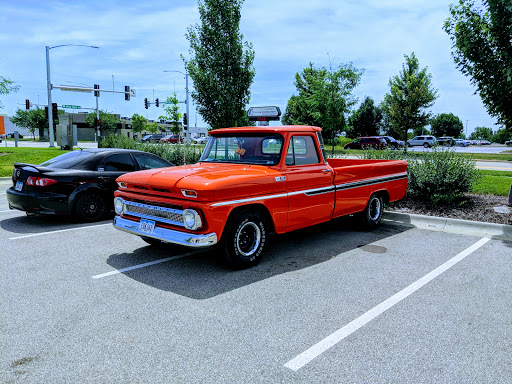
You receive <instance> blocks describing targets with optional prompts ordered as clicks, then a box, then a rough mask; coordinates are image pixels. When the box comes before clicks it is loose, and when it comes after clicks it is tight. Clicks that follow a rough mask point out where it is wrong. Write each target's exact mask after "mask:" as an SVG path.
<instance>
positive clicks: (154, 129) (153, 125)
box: [144, 121, 158, 133]
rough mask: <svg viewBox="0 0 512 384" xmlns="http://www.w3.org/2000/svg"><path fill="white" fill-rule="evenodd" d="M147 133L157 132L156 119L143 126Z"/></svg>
mask: <svg viewBox="0 0 512 384" xmlns="http://www.w3.org/2000/svg"><path fill="white" fill-rule="evenodd" d="M144 129H145V130H146V131H148V132H149V133H157V132H158V123H157V122H156V121H153V122H152V123H149V122H148V123H146V126H145V128H144Z"/></svg>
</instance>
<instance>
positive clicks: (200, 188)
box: [117, 163, 286, 201]
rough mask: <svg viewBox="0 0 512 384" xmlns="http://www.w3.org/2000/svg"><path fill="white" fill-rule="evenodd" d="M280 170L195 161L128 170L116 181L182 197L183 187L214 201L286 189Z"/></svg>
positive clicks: (135, 188)
mask: <svg viewBox="0 0 512 384" xmlns="http://www.w3.org/2000/svg"><path fill="white" fill-rule="evenodd" d="M280 175H281V172H280V171H279V169H277V168H275V167H268V166H260V165H251V164H245V165H244V164H227V163H197V164H192V165H182V166H178V167H169V168H157V169H150V170H145V171H138V172H132V173H127V174H125V175H123V176H120V177H119V178H118V179H117V181H118V182H125V183H127V190H128V191H133V192H138V193H141V192H142V193H152V194H153V193H154V192H160V193H158V194H163V195H167V196H172V197H178V198H184V196H183V194H182V193H181V191H182V190H183V189H189V190H194V191H196V192H197V199H194V200H201V201H214V200H225V199H232V198H236V197H240V196H244V197H248V196H258V195H262V194H267V193H273V192H275V191H279V190H285V187H286V183H283V182H278V181H277V179H276V177H278V176H280Z"/></svg>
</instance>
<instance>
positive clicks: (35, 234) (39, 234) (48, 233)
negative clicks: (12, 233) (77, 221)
mask: <svg viewBox="0 0 512 384" xmlns="http://www.w3.org/2000/svg"><path fill="white" fill-rule="evenodd" d="M105 225H112V223H108V224H98V225H88V226H86V227H78V228H69V229H59V230H58V231H49V232H40V233H31V234H30V235H23V236H16V237H10V238H9V240H18V239H26V238H27V237H34V236H43V235H53V234H54V233H60V232H69V231H78V230H79V229H88V228H96V227H104V226H105Z"/></svg>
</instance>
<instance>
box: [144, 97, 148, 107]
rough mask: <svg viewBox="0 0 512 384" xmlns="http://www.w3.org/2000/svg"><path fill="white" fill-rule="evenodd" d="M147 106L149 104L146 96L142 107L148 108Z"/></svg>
mask: <svg viewBox="0 0 512 384" xmlns="http://www.w3.org/2000/svg"><path fill="white" fill-rule="evenodd" d="M148 106H149V104H148V98H147V97H146V98H145V99H144V108H146V109H148Z"/></svg>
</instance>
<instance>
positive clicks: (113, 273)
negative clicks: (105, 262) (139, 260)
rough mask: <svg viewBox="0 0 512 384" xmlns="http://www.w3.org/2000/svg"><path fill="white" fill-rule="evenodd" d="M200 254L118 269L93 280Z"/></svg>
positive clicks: (168, 258) (190, 254)
mask: <svg viewBox="0 0 512 384" xmlns="http://www.w3.org/2000/svg"><path fill="white" fill-rule="evenodd" d="M200 252H202V251H194V252H189V253H185V254H183V255H180V256H172V257H166V258H165V259H160V260H155V261H150V262H148V263H144V264H137V265H134V266H132V267H126V268H122V269H116V270H115V271H110V272H106V273H102V274H101V275H95V276H93V277H92V278H93V279H101V278H102V277H108V276H112V275H117V274H119V273H123V272H127V271H133V270H134V269H139V268H144V267H149V266H151V265H155V264H160V263H165V262H166V261H171V260H178V259H182V258H184V257H188V256H192V255H195V254H196V253H200Z"/></svg>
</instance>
